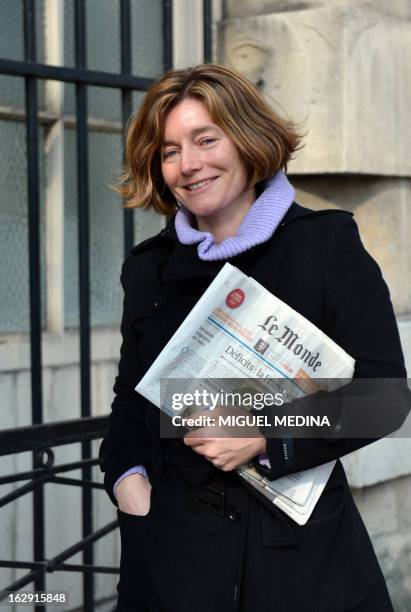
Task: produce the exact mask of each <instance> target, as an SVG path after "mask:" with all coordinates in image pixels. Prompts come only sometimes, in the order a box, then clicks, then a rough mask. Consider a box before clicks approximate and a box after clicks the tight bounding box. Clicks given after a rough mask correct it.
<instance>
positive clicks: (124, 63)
mask: <svg viewBox="0 0 411 612" xmlns="http://www.w3.org/2000/svg"><path fill="white" fill-rule="evenodd" d="M120 37H121V74H123V75H128V74H131V72H132V54H131V5H130V0H121V2H120ZM132 110H133V103H132V93H131V90H130V89H123V90H122V95H121V111H122V118H123V126H124V127H125V126H126V125H127V121H128V119H129V117H130V115H131V113H132ZM123 215H124V216H123V224H124V225H123V227H124V256H127V255H128V253H129V252H130V250H131V249H132V248H133V246H134V211H133V210H130V209H127V208H125V209H124V213H123Z"/></svg>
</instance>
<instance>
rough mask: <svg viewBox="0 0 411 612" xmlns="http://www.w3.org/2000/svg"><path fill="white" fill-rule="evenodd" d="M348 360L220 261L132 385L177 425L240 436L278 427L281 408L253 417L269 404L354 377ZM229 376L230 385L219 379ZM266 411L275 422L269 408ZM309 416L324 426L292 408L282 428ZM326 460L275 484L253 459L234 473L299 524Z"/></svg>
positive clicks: (314, 497) (319, 486)
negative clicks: (261, 427)
mask: <svg viewBox="0 0 411 612" xmlns="http://www.w3.org/2000/svg"><path fill="white" fill-rule="evenodd" d="M354 363H355V362H354V360H353V359H352V358H351V357H350V356H349V355H348V354H347V353H346V352H345V351H344V350H343V349H342V348H341V347H339V346H338V345H337V344H336V343H335V342H333V341H332V340H331V339H330V338H329V337H328V336H326V335H325V334H324V333H323V332H322V331H321V330H319V329H318V328H317V327H315V325H313V324H312V323H311V322H310V321H308V320H307V319H305V318H304V317H303V316H302V315H300V314H299V313H298V312H296V311H295V310H293V309H292V308H290V307H289V306H288V305H287V304H285V303H284V302H282V301H281V300H279V299H278V298H276V297H275V296H274V295H272V294H271V293H270V292H269V291H267V289H265V288H264V287H263V286H262V285H260V284H259V283H258V282H256V281H255V280H254V279H253V278H251V277H249V276H246V275H245V274H243V273H242V272H241V271H240V270H238V269H237V268H235V267H233V266H232V265H230V264H228V263H226V264H225V265H224V267H223V268H222V270H221V271H220V273H219V274H218V275H217V276H216V277H215V279H214V281H213V282H212V283H211V285H210V286H209V287H208V289H207V291H206V292H205V293H204V294H203V296H202V297H201V298H200V300H199V301H198V302H197V304H196V305H195V306H194V308H193V309H192V310H191V312H190V313H189V315H188V316H187V317H186V319H185V320H184V321H183V323H182V324H181V325H180V327H179V328H178V330H177V331H176V332H175V334H174V335H173V336H172V338H171V339H170V341H169V342H168V343H167V345H166V346H165V347H164V349H163V350H162V351H161V353H160V354H159V356H158V357H157V359H156V360H155V361H154V363H153V364H152V366H151V367H150V368H149V370H148V371H147V373H146V374H145V376H144V377H143V378H142V379H141V381H140V382H139V383H138V385H137V387H136V391H138V392H139V393H140V394H141V395H143V396H144V397H145V398H147V399H148V400H149V401H150V402H152V403H153V404H154V405H155V406H157V407H158V408H160V409H161V410H162V411H163V412H164V413H166V414H167V415H168V416H169V417H170V419H171V420H172V424H173V426H175V427H176V428H180V429H182V426H184V427H186V428H187V429H194V428H196V427H201V426H207V425H210V424H211V425H218V426H219V428H220V430H221V428H222V429H223V431H224V430H225V431H228V430H229V429H230V427H234V428H235V431H236V435H237V436H238V437H242V436H244V435H245V434H243V435H242V434H241V429H242V428H243V429H244V428H245V427H247V426H248V427H249V426H250V425H252V424H254V425H257V426H259V425H265V426H266V427H267V425H268V426H271V427H273V428H275V426H276V425H278V424H282V425H284V424H285V423H284V419H286V418H287V417H286V416H284V410H282V411H281V415H282V416H281V417H278V418H279V420H280V421H281V422H280V423H275V422H271V423H267V419H266V417H264V416H263V415H262V414H258V411H259V409H261V408H263V407H264V406H265V405H267V404H268V403H270V405H271V406H273V407H275V406H277V405H281V404H282V403H283V402H286V403H287V402H291V401H292V400H294V399H296V398H300V397H304V396H305V395H309V394H311V393H314V392H316V391H318V390H320V389H322V390H326V391H327V390H328V391H329V390H332V389H331V387H332V385H334V387H333V388H335V386H339V385H341V384H342V383H341V382H340V383H338V380H339V379H343V380H344V381H345V382H348V380H350V379H351V378H352V376H353V372H354ZM320 379H321V381H320ZM230 380H231V381H233V387H232V388H230V385H229V384H227V383H228V382H229V381H230ZM324 380H325V381H326V382H325V383H324ZM219 381H221V382H222V383H224V384H222V385H221V387H224V389H222V388H221V387H220V386H219V385H218V382H219ZM281 381H283V383H284V382H287V385H286V392H281V389H280V386H279V383H281ZM327 383H328V387H327ZM227 397H228V398H229V401H228V403H225V401H224V400H226V399H227ZM250 398H251V399H250ZM230 400H231V405H230ZM222 406H223V407H226V408H227V406H229V408H228V411H227V410H226V411H225V412H224V411H223V412H221V407H222ZM251 409H253V410H252V412H250V410H251ZM272 412H274V417H271V420H272V421H273V420H275V418H276V417H275V410H274V411H272ZM308 418H310V419H311V421H314V422H311V423H304V424H305V425H307V426H310V425H313V426H314V427H315V426H316V425H320V426H321V425H324V423H323V422H318V423H317V422H316V417H315V415H314V416H310V417H304V416H302V415H290V416H289V417H288V421H287V423H286V425H287V426H288V427H289V428H292V426H293V424H295V425H298V424H300V425H301V424H302V422H301V419H308ZM322 418H327V417H322ZM318 421H320V417H318ZM243 426H244V427H243ZM239 432H240V433H239ZM219 435H220V436H221V434H219ZM229 435H230V434H229V433H228V434H226V435H224V437H228V436H229ZM206 437H217V435H212V434H210V435H207V436H206ZM313 437H315V436H313ZM262 461H263V462H264V459H263V460H262ZM334 465H335V461H332V462H330V463H326V464H324V465H320V466H317V467H315V468H312V469H309V470H305V471H304V472H299V473H294V474H290V475H289V476H284V477H283V478H279V479H278V480H274V481H270V480H268V479H267V478H265V477H264V476H262V475H261V474H260V473H259V472H258V471H257V470H256V469H255V468H254V467H253V466H252V465H251V464H249V465H242V466H239V467H238V468H237V472H238V473H239V474H240V476H241V477H242V478H244V479H245V480H247V481H248V482H249V483H250V484H251V485H252V486H254V487H255V488H256V489H257V490H258V491H259V492H260V493H261V494H262V495H264V496H265V497H266V498H268V499H269V500H270V501H271V502H272V503H273V504H275V505H276V506H277V507H278V508H280V509H281V510H282V511H284V512H285V513H286V514H287V515H288V516H289V517H291V518H292V519H293V520H294V521H295V522H297V523H298V524H299V525H304V524H305V523H306V522H307V521H308V519H309V517H310V515H311V513H312V511H313V509H314V506H315V504H316V503H317V501H318V499H319V497H320V495H321V493H322V491H323V490H324V487H325V485H326V483H327V480H328V478H329V476H330V474H331V472H332V470H333V467H334Z"/></svg>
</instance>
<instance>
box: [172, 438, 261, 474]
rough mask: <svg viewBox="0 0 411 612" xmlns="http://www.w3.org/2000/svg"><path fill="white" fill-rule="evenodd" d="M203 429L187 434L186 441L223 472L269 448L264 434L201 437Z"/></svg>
mask: <svg viewBox="0 0 411 612" xmlns="http://www.w3.org/2000/svg"><path fill="white" fill-rule="evenodd" d="M201 429H204V428H201ZM201 429H197V431H193V432H190V433H188V434H186V435H185V437H184V443H185V444H187V445H188V446H191V448H192V449H193V451H195V452H196V453H198V454H199V455H203V456H204V457H205V458H206V459H208V460H209V461H211V463H213V464H214V465H215V467H217V468H219V469H220V470H223V472H229V471H231V470H234V469H235V468H236V467H238V466H239V465H242V464H244V463H248V462H249V461H250V460H251V459H253V457H255V456H256V455H261V454H262V453H265V451H266V448H267V440H266V439H265V438H264V437H263V436H261V437H258V438H203V437H199V436H200V435H201V434H200V433H199V432H201Z"/></svg>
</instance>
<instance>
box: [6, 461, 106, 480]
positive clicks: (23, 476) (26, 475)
mask: <svg viewBox="0 0 411 612" xmlns="http://www.w3.org/2000/svg"><path fill="white" fill-rule="evenodd" d="M97 464H98V459H87V460H85V461H76V462H73V463H65V464H63V465H57V466H54V467H52V468H49V467H48V468H39V469H37V470H31V471H30V472H20V474H11V475H10V476H1V477H0V485H3V484H9V483H10V482H18V481H19V480H29V479H31V478H37V477H38V476H43V475H44V474H47V475H48V476H49V475H50V474H57V473H60V472H69V471H70V470H76V469H78V468H82V467H84V466H85V465H97Z"/></svg>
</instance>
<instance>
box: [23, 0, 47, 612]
mask: <svg viewBox="0 0 411 612" xmlns="http://www.w3.org/2000/svg"><path fill="white" fill-rule="evenodd" d="M34 11H35V7H34V0H24V3H23V26H24V60H25V62H26V63H27V64H29V63H30V62H35V61H36V27H35V26H36V24H35V12H34ZM25 89H26V97H25V102H26V117H27V122H26V138H27V188H28V206H29V231H28V243H29V287H30V352H31V418H32V423H41V422H42V420H43V392H42V355H41V286H40V283H41V267H40V191H39V162H38V159H39V155H38V153H39V131H38V123H37V107H38V104H37V81H36V79H35V78H33V77H26V79H25ZM32 461H33V468H34V469H36V468H37V467H39V458H38V456H37V454H36V453H33V459H32ZM44 526H45V517H44V491H43V489H42V487H36V488H35V489H34V491H33V557H34V561H37V560H40V559H43V558H44ZM34 586H35V590H36V591H43V590H45V577H44V574H38V575H36V577H35V581H34ZM44 609H45V608H44V606H40V607H39V610H40V612H41V611H42V610H44Z"/></svg>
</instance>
